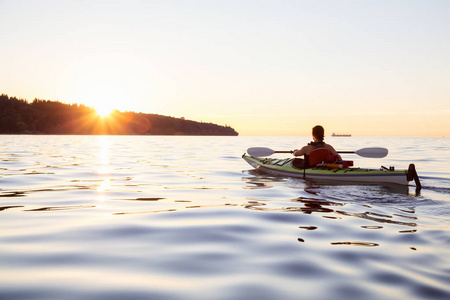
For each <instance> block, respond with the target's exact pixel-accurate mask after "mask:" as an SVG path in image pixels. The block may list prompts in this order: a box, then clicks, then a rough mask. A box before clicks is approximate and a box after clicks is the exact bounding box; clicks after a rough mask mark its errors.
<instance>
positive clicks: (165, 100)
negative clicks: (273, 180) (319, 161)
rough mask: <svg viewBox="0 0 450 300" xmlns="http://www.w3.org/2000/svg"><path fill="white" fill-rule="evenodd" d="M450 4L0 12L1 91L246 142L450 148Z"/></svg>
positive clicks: (190, 4)
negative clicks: (361, 140) (435, 143)
mask: <svg viewBox="0 0 450 300" xmlns="http://www.w3.org/2000/svg"><path fill="white" fill-rule="evenodd" d="M449 16H450V1H446V0H440V1H437V0H410V1H406V0H402V1H400V0H373V1H367V0H354V1H347V0H342V1H339V0H310V1H302V0H296V1H294V0H275V1H271V0H253V1H252V0H237V1H235V0H223V1H219V0H197V1H194V0H164V1H163V0H161V1H154V0H148V1H144V0H142V1H136V0H125V1H113V0H109V1H98V0H86V1H84V0H78V1H64V0H61V1H59V0H39V1H37V0H36V1H33V0H30V1H25V0H0V93H2V94H7V95H8V96H10V97H12V96H16V97H18V98H21V99H26V100H28V101H32V100H33V99H35V98H38V99H45V100H54V101H61V102H65V103H79V104H85V105H87V106H92V107H94V108H98V109H99V110H100V109H117V110H120V111H135V112H144V113H156V114H161V115H167V116H174V117H185V118H186V119H190V120H196V121H202V122H212V123H217V124H220V125H229V126H231V127H233V128H234V129H235V130H237V131H238V132H239V134H240V135H250V136H251V135H261V136H273V135H275V136H306V135H310V133H311V128H312V127H313V126H314V125H317V124H321V125H323V126H324V127H325V131H326V135H328V136H329V135H331V133H332V132H336V133H351V134H352V135H354V136H435V137H442V136H446V137H448V136H450V101H449V100H450V17H449Z"/></svg>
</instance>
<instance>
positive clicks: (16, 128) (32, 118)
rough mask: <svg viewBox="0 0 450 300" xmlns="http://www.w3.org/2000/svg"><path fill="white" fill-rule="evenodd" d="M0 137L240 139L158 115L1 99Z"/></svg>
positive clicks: (212, 127) (210, 127)
mask: <svg viewBox="0 0 450 300" xmlns="http://www.w3.org/2000/svg"><path fill="white" fill-rule="evenodd" d="M0 134H86V135H89V134H114V135H145V134H151V135H238V133H237V132H236V131H235V130H234V129H233V128H231V127H229V126H220V125H217V124H212V123H203V122H196V121H190V120H185V119H184V118H174V117H167V116H162V115H157V114H144V113H135V112H119V111H114V112H112V113H111V115H110V116H108V117H105V118H102V117H100V116H99V115H98V114H97V113H96V112H95V110H94V109H93V108H91V107H87V106H85V105H79V104H65V103H61V102H58V101H48V100H39V99H34V101H33V102H31V103H29V102H27V101H26V100H22V99H17V98H15V97H8V95H5V94H2V95H1V96H0Z"/></svg>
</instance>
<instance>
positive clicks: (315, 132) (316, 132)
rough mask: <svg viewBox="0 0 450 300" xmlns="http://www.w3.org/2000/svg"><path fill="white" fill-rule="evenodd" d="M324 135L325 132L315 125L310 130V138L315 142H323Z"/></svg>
mask: <svg viewBox="0 0 450 300" xmlns="http://www.w3.org/2000/svg"><path fill="white" fill-rule="evenodd" d="M324 135H325V130H324V129H323V127H322V126H320V125H317V126H314V128H313V129H312V136H313V138H314V140H315V141H316V142H323V137H324Z"/></svg>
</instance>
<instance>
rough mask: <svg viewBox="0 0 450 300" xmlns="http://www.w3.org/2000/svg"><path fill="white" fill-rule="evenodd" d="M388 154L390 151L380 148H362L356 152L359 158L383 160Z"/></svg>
mask: <svg viewBox="0 0 450 300" xmlns="http://www.w3.org/2000/svg"><path fill="white" fill-rule="evenodd" d="M388 152H389V151H388V149H386V148H380V147H373V148H362V149H359V150H356V151H355V153H356V154H358V155H359V156H362V157H368V158H383V157H385V156H386V155H388Z"/></svg>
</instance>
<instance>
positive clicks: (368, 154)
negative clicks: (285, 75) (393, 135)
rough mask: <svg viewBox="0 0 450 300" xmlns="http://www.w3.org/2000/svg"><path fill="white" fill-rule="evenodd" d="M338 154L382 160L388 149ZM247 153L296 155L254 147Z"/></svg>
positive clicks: (256, 155) (255, 155) (370, 149)
mask: <svg viewBox="0 0 450 300" xmlns="http://www.w3.org/2000/svg"><path fill="white" fill-rule="evenodd" d="M337 152H338V153H348V154H356V155H359V156H361V157H367V158H382V157H385V156H386V155H387V154H388V149H386V148H380V147H373V148H362V149H359V150H356V151H337ZM247 153H248V154H249V155H251V156H253V157H264V156H270V155H272V154H274V153H294V151H293V150H291V151H275V150H272V149H270V148H265V147H252V148H248V149H247Z"/></svg>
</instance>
